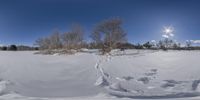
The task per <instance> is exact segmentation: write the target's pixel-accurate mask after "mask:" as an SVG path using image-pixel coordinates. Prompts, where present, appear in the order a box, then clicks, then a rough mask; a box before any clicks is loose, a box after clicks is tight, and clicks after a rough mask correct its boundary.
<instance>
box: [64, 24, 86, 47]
mask: <svg viewBox="0 0 200 100" xmlns="http://www.w3.org/2000/svg"><path fill="white" fill-rule="evenodd" d="M83 40H84V30H83V28H82V27H81V25H79V24H73V25H72V27H71V31H70V32H65V33H64V34H63V35H62V41H63V45H64V47H65V48H67V49H72V48H73V49H79V48H81V45H82V43H83Z"/></svg>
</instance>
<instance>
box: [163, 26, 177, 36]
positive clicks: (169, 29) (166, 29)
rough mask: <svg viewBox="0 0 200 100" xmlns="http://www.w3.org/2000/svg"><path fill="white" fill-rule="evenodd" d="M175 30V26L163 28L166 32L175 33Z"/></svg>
mask: <svg viewBox="0 0 200 100" xmlns="http://www.w3.org/2000/svg"><path fill="white" fill-rule="evenodd" d="M173 32H174V28H173V27H172V26H168V27H167V26H165V27H164V30H163V33H164V34H173Z"/></svg>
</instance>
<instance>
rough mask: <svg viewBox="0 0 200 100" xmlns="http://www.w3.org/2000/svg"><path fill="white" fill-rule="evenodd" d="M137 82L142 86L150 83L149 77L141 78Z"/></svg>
mask: <svg viewBox="0 0 200 100" xmlns="http://www.w3.org/2000/svg"><path fill="white" fill-rule="evenodd" d="M137 81H139V82H142V83H143V84H148V83H149V81H150V78H149V77H141V78H139V79H137Z"/></svg>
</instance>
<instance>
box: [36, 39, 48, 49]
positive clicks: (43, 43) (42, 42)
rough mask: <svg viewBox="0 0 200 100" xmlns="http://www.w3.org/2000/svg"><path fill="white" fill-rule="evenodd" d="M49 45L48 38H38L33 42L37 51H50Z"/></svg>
mask: <svg viewBox="0 0 200 100" xmlns="http://www.w3.org/2000/svg"><path fill="white" fill-rule="evenodd" d="M49 44H50V40H49V38H39V39H37V40H36V42H35V45H38V46H39V49H41V50H45V49H50V46H49Z"/></svg>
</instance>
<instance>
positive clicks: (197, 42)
mask: <svg viewBox="0 0 200 100" xmlns="http://www.w3.org/2000/svg"><path fill="white" fill-rule="evenodd" d="M190 42H192V43H194V44H200V40H190Z"/></svg>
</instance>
